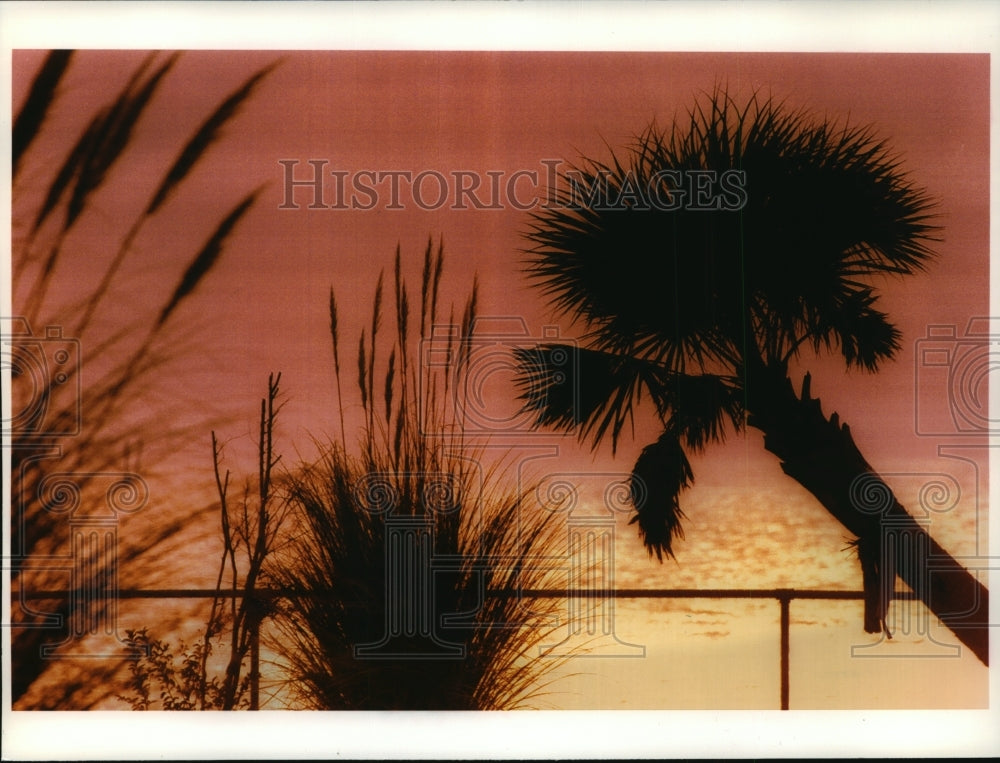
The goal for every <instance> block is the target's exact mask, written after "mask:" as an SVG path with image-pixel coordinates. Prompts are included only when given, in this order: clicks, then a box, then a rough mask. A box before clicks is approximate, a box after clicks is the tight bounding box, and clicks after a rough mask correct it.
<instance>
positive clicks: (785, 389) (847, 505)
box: [746, 362, 989, 665]
mask: <svg viewBox="0 0 1000 763" xmlns="http://www.w3.org/2000/svg"><path fill="white" fill-rule="evenodd" d="M748 371H749V378H748V379H747V385H746V390H747V399H746V405H747V414H748V418H747V423H748V424H749V425H750V426H752V427H754V428H756V429H759V430H761V431H762V432H763V433H764V447H765V448H766V449H767V450H769V451H770V452H771V453H773V454H774V455H776V456H777V457H778V458H779V459H780V460H781V468H782V469H783V470H784V472H785V473H786V474H787V475H789V476H790V477H792V478H793V479H795V480H796V481H797V482H799V484H801V485H802V486H803V487H805V488H806V489H807V490H808V491H809V492H810V493H812V494H813V495H814V496H815V497H816V498H817V500H819V502H820V503H822V504H823V506H825V507H826V509H827V510H828V511H829V512H830V513H831V514H832V515H833V516H834V517H836V518H837V520H838V521H839V522H840V523H841V524H842V525H843V526H844V527H846V528H847V529H848V531H850V532H851V533H853V534H854V535H855V536H857V542H856V543H857V547H858V556H859V559H860V561H861V567H862V576H863V582H864V589H865V630H866V631H868V632H872V633H874V632H878V631H880V630H886V633H887V634H888V630H887V629H886V627H885V614H886V610H887V607H888V602H889V599H890V597H891V592H892V589H893V586H894V581H895V578H896V575H897V574H898V575H899V576H900V577H901V578H902V579H903V580H904V581H905V582H906V583H907V585H909V586H910V588H911V589H912V590H913V591H914V594H915V595H916V596H917V597H918V598H920V600H921V601H923V602H924V604H926V605H927V607H928V609H930V610H931V611H932V612H933V613H934V614H935V615H936V616H937V617H938V618H939V619H940V620H941V622H943V623H944V624H945V625H946V626H947V627H948V628H950V629H951V630H952V632H953V633H954V634H955V636H956V637H957V638H958V639H959V641H961V642H962V643H963V644H965V646H967V647H968V648H969V649H971V650H972V652H973V653H974V654H975V655H976V656H977V657H978V658H979V659H980V660H981V661H982V663H983V664H984V665H988V664H989V591H988V590H987V589H986V587H985V586H983V585H982V583H980V582H979V581H978V580H977V579H976V577H975V575H974V574H972V573H970V572H969V571H968V570H966V569H965V568H964V567H963V566H962V565H961V564H959V563H958V562H957V561H956V560H955V559H954V558H953V557H952V556H951V555H950V554H948V552H947V551H945V550H944V549H943V548H942V547H941V546H940V545H939V544H938V543H937V542H936V541H935V540H934V539H933V538H932V537H931V536H930V535H929V534H928V533H927V532H926V530H924V529H923V527H922V526H921V525H920V524H919V523H918V522H917V521H915V520H914V519H913V517H912V516H911V515H910V514H909V513H908V512H907V511H906V509H905V508H904V507H903V506H902V505H901V504H900V503H899V501H898V500H896V497H895V496H894V495H893V493H892V491H891V490H890V489H889V487H888V486H887V485H886V484H885V483H884V482H883V481H882V480H881V478H879V477H878V475H877V474H875V472H874V470H873V469H872V467H871V466H870V465H869V464H868V462H867V461H865V459H864V457H863V456H862V455H861V452H860V451H859V450H858V447H857V445H855V443H854V438H853V437H852V436H851V431H850V428H849V427H848V426H847V425H846V424H841V423H840V420H839V417H838V416H837V414H836V413H834V414H833V415H832V416H831V417H830V418H829V419H828V418H826V416H824V415H823V412H822V410H821V408H820V403H819V400H818V399H815V398H813V397H811V396H810V392H809V385H810V377H809V375H808V374H807V375H806V377H805V380H804V381H803V384H802V394H801V396H797V395H796V394H795V391H794V389H793V388H792V383H791V380H790V379H789V378H788V375H787V369H786V368H785V367H784V366H774V365H765V364H764V363H763V362H756V363H751V364H750V367H749V369H748ZM889 635H890V636H891V634H889Z"/></svg>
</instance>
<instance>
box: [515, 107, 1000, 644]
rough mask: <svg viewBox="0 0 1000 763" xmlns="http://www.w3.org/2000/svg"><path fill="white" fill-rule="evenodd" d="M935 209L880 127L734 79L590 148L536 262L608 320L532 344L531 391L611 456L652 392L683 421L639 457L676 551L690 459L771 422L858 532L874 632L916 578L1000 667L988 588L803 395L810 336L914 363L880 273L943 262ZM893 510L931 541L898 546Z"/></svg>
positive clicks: (871, 362)
mask: <svg viewBox="0 0 1000 763" xmlns="http://www.w3.org/2000/svg"><path fill="white" fill-rule="evenodd" d="M932 208H933V201H932V199H930V197H928V196H927V194H926V193H925V192H924V191H923V190H921V189H919V188H916V187H915V186H914V185H913V184H912V183H911V182H910V180H909V179H908V178H907V176H906V174H905V173H904V172H903V171H902V170H901V167H900V163H899V160H898V158H897V157H896V156H894V155H893V154H892V153H891V152H890V151H889V150H888V149H887V147H886V145H885V143H884V142H883V141H882V140H880V139H879V138H877V136H876V135H875V133H874V132H873V130H872V129H871V128H867V127H863V128H858V127H850V126H848V125H846V124H845V125H838V124H836V123H830V122H816V121H814V120H812V119H811V118H810V117H809V115H808V114H806V113H805V112H802V111H794V110H791V109H789V108H787V106H785V105H784V104H782V103H776V102H774V101H773V100H772V99H771V98H763V97H761V96H758V95H757V94H754V95H753V96H752V97H751V98H750V99H749V100H748V101H747V102H746V103H745V104H743V105H740V104H738V103H737V102H736V101H735V99H734V98H733V97H732V96H731V95H729V94H728V93H727V92H725V91H723V90H716V91H715V92H714V93H713V94H712V95H710V96H708V97H707V98H706V99H704V100H703V101H700V102H698V103H697V104H696V106H695V108H694V109H693V110H692V111H690V112H689V114H688V119H687V120H686V122H685V123H684V124H682V125H679V126H677V125H675V127H674V128H673V129H672V130H670V131H662V130H660V129H659V128H658V127H657V126H656V125H655V124H653V125H652V126H651V127H650V128H648V129H647V130H646V131H645V132H644V133H643V134H642V135H640V136H639V138H638V139H637V141H636V143H635V144H634V145H633V146H632V147H631V148H630V149H629V151H628V155H627V159H620V158H619V157H616V156H613V157H612V159H611V161H610V162H609V163H602V162H597V161H591V160H584V161H583V162H581V163H580V164H579V165H577V166H573V167H571V168H570V169H569V170H568V171H566V172H564V173H562V175H561V176H560V178H559V183H558V184H557V187H556V188H553V189H550V197H549V199H548V203H547V204H546V205H544V207H542V208H541V209H540V210H539V211H538V212H536V213H535V214H534V216H533V223H532V226H531V229H530V232H529V233H528V238H529V240H530V241H531V242H532V244H533V246H532V248H530V249H529V250H528V252H527V254H528V264H527V269H528V274H529V277H530V278H531V279H532V280H533V282H535V284H536V285H537V286H538V287H540V289H541V291H542V292H543V293H544V294H545V295H546V297H547V298H548V299H549V301H550V303H551V304H552V306H553V307H554V308H555V309H556V310H557V311H558V312H560V313H562V314H564V315H567V316H569V317H571V318H573V319H574V320H577V321H580V322H581V323H582V324H584V325H585V326H586V327H587V333H586V334H585V336H584V337H583V338H582V341H581V342H580V344H579V346H571V345H555V344H552V345H542V346H539V347H537V348H534V349H529V350H522V351H519V352H518V363H519V375H518V384H519V387H520V390H521V399H522V400H523V402H524V407H525V409H526V410H529V411H532V412H533V413H534V415H535V417H536V423H537V424H538V425H543V426H550V427H554V428H556V429H563V430H576V431H577V432H578V433H579V435H580V436H581V438H582V439H584V440H590V441H591V443H592V445H593V447H595V448H596V447H597V445H598V444H599V443H601V442H602V441H604V440H606V439H609V438H610V440H611V444H612V448H614V447H615V446H617V443H618V439H619V437H620V435H621V432H622V430H623V428H624V426H625V425H626V423H628V422H629V421H630V420H631V417H632V416H633V411H634V409H635V407H636V406H637V404H638V403H639V401H640V398H641V396H642V395H643V394H648V396H649V399H650V400H651V402H652V407H653V409H654V411H655V415H656V416H657V417H658V419H659V421H660V422H661V423H662V425H663V432H662V434H661V435H660V436H659V438H658V439H657V440H656V442H654V443H652V444H650V445H648V446H647V447H645V448H644V449H643V450H642V452H641V454H640V456H639V458H638V460H637V461H636V464H635V467H634V470H633V474H632V494H633V503H634V505H635V508H636V516H635V517H634V518H633V520H632V521H633V522H636V521H637V522H638V524H639V531H640V535H641V537H642V538H643V542H644V543H645V545H646V546H647V548H648V550H649V551H650V554H653V553H655V554H656V556H657V558H659V559H660V560H661V561H662V558H663V555H664V554H666V555H668V556H672V548H671V541H672V539H673V538H674V537H676V536H680V535H681V533H682V530H681V524H680V521H681V519H682V518H683V512H682V511H681V507H680V503H679V495H680V493H681V492H682V491H683V489H684V488H685V487H687V486H689V485H690V484H691V482H692V480H693V474H692V471H691V467H690V464H689V462H688V459H687V452H689V451H692V450H695V451H697V450H701V449H703V448H704V447H705V446H706V445H707V444H709V443H711V442H717V441H720V440H722V438H723V437H724V435H725V432H726V429H727V428H728V425H730V424H731V425H732V426H733V427H734V428H735V429H736V430H737V431H739V430H742V428H743V427H744V426H745V425H749V426H751V427H755V428H757V429H759V430H761V431H762V432H763V433H764V446H765V448H766V449H767V450H768V451H770V452H771V453H773V454H774V455H775V456H777V457H778V458H779V459H780V461H781V466H782V469H783V470H784V471H785V473H787V474H788V475H790V476H791V477H793V478H794V479H796V480H797V481H798V482H799V483H801V484H802V485H803V486H804V487H805V488H806V489H808V490H809V491H810V492H811V493H812V494H813V495H814V496H815V497H816V498H817V499H818V500H819V501H820V503H822V505H823V506H825V507H826V508H827V510H828V511H829V512H830V513H831V514H833V516H834V517H836V518H837V519H838V520H839V521H840V522H841V523H842V524H843V525H844V527H846V528H847V529H848V530H849V531H850V532H851V533H852V534H854V535H855V536H856V538H857V540H856V541H855V544H856V546H857V551H858V556H859V559H860V562H861V568H862V573H863V583H864V589H865V617H864V625H865V630H866V631H868V632H870V633H875V632H880V631H883V630H885V631H886V632H888V629H887V628H886V626H885V616H886V611H887V606H888V601H889V599H890V597H891V591H892V587H893V585H894V581H895V578H896V574H897V573H898V574H899V575H900V577H902V578H903V579H904V580H905V581H906V582H907V584H908V585H910V587H911V588H913V589H914V591H915V593H916V595H917V596H919V597H920V598H921V599H922V600H923V601H924V602H925V603H926V604H927V605H928V607H929V608H930V609H931V610H932V611H933V612H934V613H935V614H936V615H938V617H939V618H940V619H941V620H942V621H943V622H944V623H945V624H946V625H947V626H948V627H949V628H951V629H952V630H953V631H954V632H955V634H956V635H957V637H958V638H959V639H960V640H961V641H962V642H963V643H965V644H966V645H967V646H968V647H969V648H970V649H971V650H972V651H973V652H974V653H975V654H976V655H977V656H978V657H979V659H980V660H982V662H983V663H986V662H987V658H988V628H987V623H988V592H987V590H986V588H985V587H984V586H983V585H982V584H980V583H979V581H978V580H977V579H976V578H975V576H974V575H972V574H970V573H969V572H968V571H967V570H965V569H964V568H963V567H962V566H961V565H960V564H959V563H958V562H957V561H956V560H955V559H953V558H952V557H951V556H950V555H948V554H947V552H945V551H944V549H943V548H941V546H940V545H938V544H937V543H936V542H935V541H934V540H933V539H932V538H930V536H928V535H927V533H926V532H925V531H924V530H923V529H922V528H921V527H920V525H919V524H918V523H917V522H915V521H914V520H913V518H912V517H911V516H910V515H909V514H908V513H907V512H906V510H905V509H904V508H903V506H901V505H900V503H899V502H898V501H897V500H896V498H895V496H894V495H893V494H892V492H891V490H890V489H889V488H888V486H887V485H886V484H885V483H884V482H883V481H882V480H881V479H880V478H879V477H878V475H876V474H875V473H874V470H873V469H872V468H871V466H870V465H869V464H868V463H867V461H866V460H865V459H864V457H863V456H862V454H861V452H860V451H859V450H858V448H857V446H856V445H855V443H854V441H853V438H852V436H851V433H850V430H849V428H848V427H847V425H846V424H842V423H840V421H839V419H838V416H837V414H836V413H834V414H833V415H832V416H830V417H829V418H827V417H826V416H825V415H824V414H823V413H822V411H821V409H820V405H819V401H818V400H817V399H815V398H813V397H812V396H811V394H810V376H809V375H808V374H806V376H805V379H804V382H803V384H802V388H801V392H800V393H799V394H796V392H795V390H794V389H793V386H792V382H791V379H790V377H789V362H790V361H791V360H792V359H794V358H796V357H797V356H798V355H799V353H800V350H802V349H803V348H807V347H811V348H812V349H813V350H815V351H816V352H836V353H839V354H840V355H841V356H842V357H843V360H844V362H845V363H846V364H847V366H849V367H860V368H863V369H865V370H868V371H876V370H877V369H878V367H879V364H880V362H881V361H883V360H886V359H889V358H891V357H893V355H894V354H895V353H896V351H897V350H898V349H899V347H900V332H899V330H898V329H897V328H896V327H895V326H894V325H893V324H892V323H891V322H890V320H889V318H888V316H887V315H886V314H885V313H883V312H880V311H879V310H878V305H879V302H878V300H879V293H878V291H877V290H876V288H875V286H874V285H872V277H873V276H886V275H888V276H896V275H898V276H904V275H910V274H913V273H915V272H917V271H920V270H922V269H923V268H924V266H925V265H926V263H927V262H928V261H929V260H930V259H931V258H932V257H933V256H934V252H933V250H932V248H931V247H932V245H933V243H934V241H935V236H936V231H937V227H936V226H935V225H934V223H933V219H932ZM567 357H569V358H571V362H569V363H567V362H565V358H567ZM555 358H558V360H559V361H561V362H559V363H558V364H556V363H555V362H554V359H555ZM873 498H874V499H876V500H874V501H873ZM889 524H891V526H892V527H893V528H894V532H897V533H900V532H901V533H904V534H907V535H908V536H909V538H910V540H911V541H912V543H910V544H902V545H899V547H898V548H894V549H893V548H891V545H890V544H887V543H884V542H883V538H884V531H885V527H886V526H887V525H889ZM897 545H898V544H897ZM921 549H923V551H921ZM921 554H924V555H925V556H926V557H927V558H931V559H933V565H934V571H933V574H930V573H929V572H928V565H927V561H926V558H924V556H921ZM890 635H891V634H890Z"/></svg>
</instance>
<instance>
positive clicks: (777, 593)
mask: <svg viewBox="0 0 1000 763" xmlns="http://www.w3.org/2000/svg"><path fill="white" fill-rule="evenodd" d="M73 594H74V592H73V591H56V590H48V591H25V592H23V593H22V592H21V591H20V590H19V589H17V588H14V589H12V591H11V597H12V599H13V600H14V601H18V600H20V601H40V600H64V599H67V598H70V597H71V596H73ZM246 595H248V593H247V592H246V591H244V590H239V589H238V590H232V589H229V590H215V589H191V588H159V589H145V590H144V589H129V588H123V589H119V590H118V591H117V592H116V595H115V598H117V599H119V600H129V599H229V598H242V597H244V596H246ZM249 595H251V596H253V597H254V598H258V599H271V600H273V599H281V598H290V597H295V596H304V595H311V596H322V595H323V594H322V593H317V592H307V591H298V590H291V589H275V588H262V589H255V590H253V591H252V592H249ZM486 595H487V596H518V597H522V598H526V599H530V598H561V599H567V600H569V599H574V598H577V599H579V598H584V599H596V600H599V601H606V600H607V599H608V598H611V599H773V600H776V601H777V602H778V605H779V608H780V616H779V622H780V625H779V629H780V640H779V659H780V672H781V689H780V707H781V709H782V710H788V702H789V690H790V667H789V666H790V663H789V653H790V648H791V647H790V631H791V602H792V600H793V599H811V600H818V599H825V600H836V601H857V600H863V599H864V593H863V592H862V591H831V590H809V589H797V588H767V589H764V588H760V589H758V588H752V589H740V588H660V589H646V588H621V589H611V590H599V589H598V590H595V589H589V590H579V589H574V590H556V589H510V590H490V591H487V592H486ZM893 596H894V598H895V599H906V600H913V599H916V598H917V597H916V596H915V595H914V594H913V593H912V592H908V591H897V592H895V593H894V594H893ZM258 638H259V633H255V634H254V640H255V641H257V639H258ZM259 659H260V658H259V650H256V649H255V650H253V659H252V661H254V662H256V663H257V664H252V665H251V667H250V670H251V675H256V676H259V675H260V669H259V668H260V666H259ZM259 692H260V688H259V684H258V683H257V682H254V684H253V685H252V686H251V695H252V696H251V708H254V709H256V708H258V707H259V701H260V696H259Z"/></svg>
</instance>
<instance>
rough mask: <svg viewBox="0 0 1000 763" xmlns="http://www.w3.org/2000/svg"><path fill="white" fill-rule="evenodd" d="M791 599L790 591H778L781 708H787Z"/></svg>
mask: <svg viewBox="0 0 1000 763" xmlns="http://www.w3.org/2000/svg"><path fill="white" fill-rule="evenodd" d="M791 601H792V595H791V592H790V591H779V592H778V602H779V603H780V604H781V709H782V710H787V709H788V685H789V664H788V649H789V646H788V636H789V634H788V631H789V628H790V625H791V618H790V617H789V609H790V605H791Z"/></svg>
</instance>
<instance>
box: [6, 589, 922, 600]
mask: <svg viewBox="0 0 1000 763" xmlns="http://www.w3.org/2000/svg"><path fill="white" fill-rule="evenodd" d="M73 593H74V591H57V590H44V591H24V592H23V593H22V592H21V591H20V590H19V589H12V590H11V597H12V598H14V599H16V600H18V601H37V600H45V599H67V598H69V597H70V595H72V594H73ZM76 593H80V594H82V593H84V592H83V591H78V592H76ZM252 593H253V595H254V596H258V597H262V598H290V597H294V596H323V595H326V594H324V593H323V592H319V591H307V590H297V589H292V588H257V589H255V590H254V591H253V592H252ZM246 594H247V592H246V591H245V590H244V589H242V588H241V589H236V590H234V589H231V588H229V589H224V590H214V589H199V588H151V589H136V588H120V589H118V591H117V592H116V594H115V596H116V598H118V599H213V598H220V599H230V598H237V599H239V598H243V597H244V596H245V595H246ZM486 595H487V596H488V597H491V598H494V597H496V598H498V597H512V596H520V597H524V598H529V599H544V598H548V599H563V598H570V597H572V598H578V597H581V596H586V597H597V596H609V597H613V598H615V599H777V600H779V601H780V600H791V599H827V600H829V599H834V600H843V601H855V600H862V599H864V597H865V594H864V592H863V591H831V590H810V589H797V588H746V589H743V588H612V589H599V588H583V589H575V590H572V591H569V590H565V589H551V588H525V589H491V590H488V591H487V592H486ZM893 598H894V599H897V600H912V599H915V598H916V595H915V594H914V593H913V592H912V591H896V592H894V593H893Z"/></svg>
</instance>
